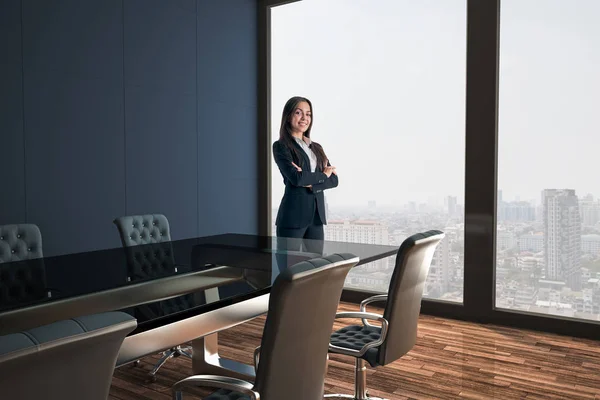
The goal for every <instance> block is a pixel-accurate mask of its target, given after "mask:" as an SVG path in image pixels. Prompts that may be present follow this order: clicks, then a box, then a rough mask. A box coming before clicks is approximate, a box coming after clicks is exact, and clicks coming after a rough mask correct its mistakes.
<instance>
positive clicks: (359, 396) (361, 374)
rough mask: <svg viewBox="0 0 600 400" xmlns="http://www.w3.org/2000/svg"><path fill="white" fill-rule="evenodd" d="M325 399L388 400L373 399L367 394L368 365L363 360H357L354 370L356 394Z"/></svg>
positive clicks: (330, 396)
mask: <svg viewBox="0 0 600 400" xmlns="http://www.w3.org/2000/svg"><path fill="white" fill-rule="evenodd" d="M328 360H329V359H328ZM324 397H325V398H326V399H350V400H388V399H384V398H381V397H371V396H369V394H368V393H367V363H366V361H365V360H363V359H362V358H357V359H356V365H355V368H354V394H353V395H350V394H326V395H325V396H324Z"/></svg>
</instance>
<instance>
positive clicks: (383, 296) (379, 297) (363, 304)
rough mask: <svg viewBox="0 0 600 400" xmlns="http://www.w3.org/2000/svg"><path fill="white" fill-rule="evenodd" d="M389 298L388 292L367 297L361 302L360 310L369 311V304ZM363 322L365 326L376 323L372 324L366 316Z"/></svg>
mask: <svg viewBox="0 0 600 400" xmlns="http://www.w3.org/2000/svg"><path fill="white" fill-rule="evenodd" d="M387 299H388V295H387V294H377V295H375V296H371V297H369V298H367V299H364V300H363V301H361V302H360V312H367V304H371V303H374V302H376V301H387ZM362 323H363V325H365V326H374V325H371V324H370V323H368V322H367V320H366V319H364V318H363V320H362Z"/></svg>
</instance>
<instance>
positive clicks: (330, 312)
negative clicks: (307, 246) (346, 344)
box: [172, 254, 359, 400]
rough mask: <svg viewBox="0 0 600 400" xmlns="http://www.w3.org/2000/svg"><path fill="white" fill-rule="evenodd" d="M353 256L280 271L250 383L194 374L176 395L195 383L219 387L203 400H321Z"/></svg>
mask: <svg viewBox="0 0 600 400" xmlns="http://www.w3.org/2000/svg"><path fill="white" fill-rule="evenodd" d="M358 261H359V259H358V257H356V256H354V255H352V254H333V255H330V256H327V257H323V258H315V259H312V260H308V261H302V262H300V263H298V264H295V265H294V266H292V267H290V268H289V269H286V270H284V271H283V272H281V273H280V274H279V275H278V276H277V278H276V279H275V282H274V283H273V287H272V290H271V294H270V298H269V310H268V313H267V320H266V323H265V328H264V331H263V337H262V341H261V346H260V347H259V348H258V349H257V351H256V352H255V353H254V354H255V357H254V364H255V368H256V379H255V381H254V384H251V383H249V382H246V381H243V380H240V379H236V378H230V377H221V376H216V375H196V376H191V377H188V378H185V379H183V380H181V381H179V382H177V383H175V384H174V385H173V388H172V390H173V399H174V400H182V399H183V393H182V391H183V390H184V389H187V388H191V387H212V388H219V390H218V391H217V392H215V393H213V394H211V395H210V396H208V397H205V400H234V399H240V400H243V399H246V400H250V399H251V400H259V399H260V400H283V399H285V400H320V399H322V398H323V388H324V381H325V373H326V367H327V347H328V345H329V337H330V335H331V328H332V326H333V320H334V316H335V312H336V310H337V307H338V304H339V300H340V296H341V293H342V289H343V286H344V280H345V278H346V275H347V274H348V271H349V270H350V269H351V268H352V267H353V266H355V265H356V264H357V263H358Z"/></svg>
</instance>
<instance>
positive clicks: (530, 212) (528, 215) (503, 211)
mask: <svg viewBox="0 0 600 400" xmlns="http://www.w3.org/2000/svg"><path fill="white" fill-rule="evenodd" d="M498 220H499V221H515V222H526V221H533V220H535V207H534V206H533V205H532V204H530V203H528V202H526V201H510V202H506V201H503V202H501V203H498Z"/></svg>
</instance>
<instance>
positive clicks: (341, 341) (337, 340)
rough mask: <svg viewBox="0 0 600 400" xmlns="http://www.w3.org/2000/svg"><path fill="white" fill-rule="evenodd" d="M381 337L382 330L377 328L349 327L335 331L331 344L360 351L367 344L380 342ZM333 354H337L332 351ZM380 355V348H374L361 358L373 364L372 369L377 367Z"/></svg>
mask: <svg viewBox="0 0 600 400" xmlns="http://www.w3.org/2000/svg"><path fill="white" fill-rule="evenodd" d="M380 336H381V328H379V327H376V326H364V325H349V326H346V327H344V328H342V329H339V330H337V331H335V332H334V333H333V334H332V335H331V344H333V345H334V346H339V347H345V348H347V349H352V350H360V349H362V348H363V347H364V345H366V344H367V343H370V342H373V341H375V340H378V339H379V337H380ZM332 352H335V351H333V350H332ZM378 353H379V347H373V348H370V349H369V350H367V352H366V353H365V354H363V355H362V356H361V357H360V358H362V359H364V360H365V361H367V362H368V363H369V364H371V366H372V367H376V366H378V365H379V364H378V363H377V354H378Z"/></svg>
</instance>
